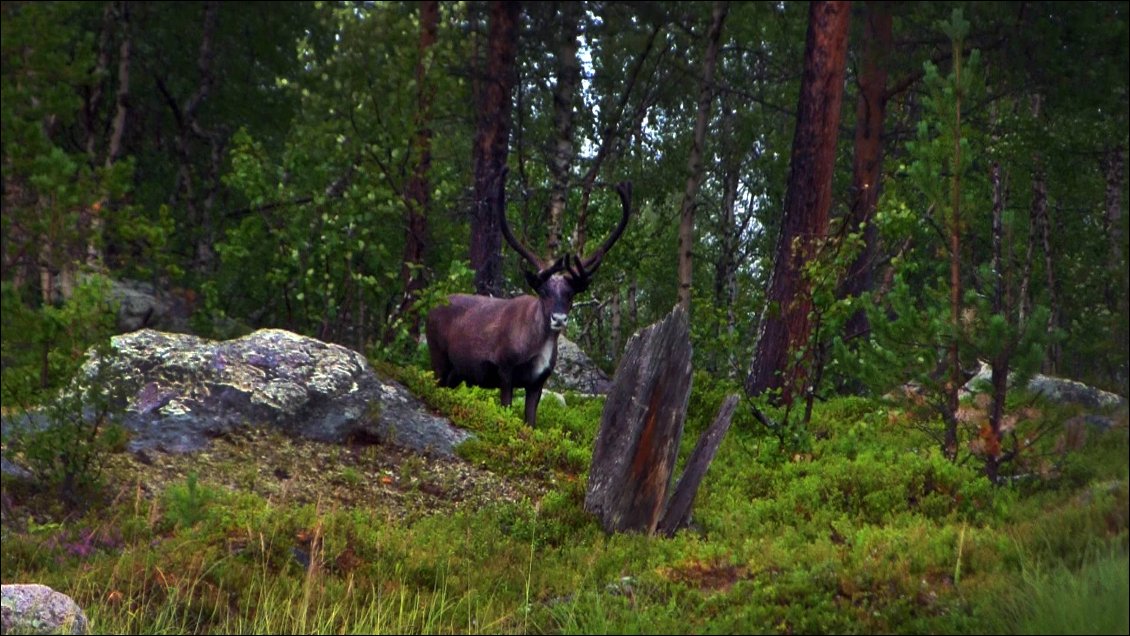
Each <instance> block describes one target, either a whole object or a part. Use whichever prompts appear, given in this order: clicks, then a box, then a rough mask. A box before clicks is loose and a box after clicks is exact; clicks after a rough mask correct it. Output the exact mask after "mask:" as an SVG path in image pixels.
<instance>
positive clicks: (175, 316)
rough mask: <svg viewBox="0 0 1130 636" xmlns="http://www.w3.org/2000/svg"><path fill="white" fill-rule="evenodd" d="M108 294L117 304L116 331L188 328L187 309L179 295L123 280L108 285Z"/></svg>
mask: <svg viewBox="0 0 1130 636" xmlns="http://www.w3.org/2000/svg"><path fill="white" fill-rule="evenodd" d="M110 297H111V298H112V299H114V300H115V301H117V303H118V331H121V332H126V331H136V330H138V329H142V328H145V327H149V328H155V329H164V330H167V331H178V332H183V331H187V330H188V316H189V314H190V313H191V308H190V307H189V303H188V301H187V300H185V298H184V297H183V296H181V295H177V294H170V293H167V292H163V291H161V290H158V289H157V288H156V287H155V286H153V285H151V284H149V283H144V282H141V281H136V280H128V279H127V280H115V281H113V282H112V283H111V284H110Z"/></svg>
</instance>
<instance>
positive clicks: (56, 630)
mask: <svg viewBox="0 0 1130 636" xmlns="http://www.w3.org/2000/svg"><path fill="white" fill-rule="evenodd" d="M0 608H2V614H3V616H2V619H0V623H2V627H3V630H2V631H3V633H5V634H89V633H90V624H89V622H87V620H86V614H85V613H84V612H83V611H82V608H81V607H79V606H78V604H77V603H75V602H74V599H72V598H71V597H69V596H67V595H66V594H61V593H59V592H56V591H55V590H53V589H51V588H49V587H47V586H46V585H37V584H29V585H3V586H0Z"/></svg>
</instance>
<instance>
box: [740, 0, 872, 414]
mask: <svg viewBox="0 0 1130 636" xmlns="http://www.w3.org/2000/svg"><path fill="white" fill-rule="evenodd" d="M850 16H851V7H850V3H848V2H842V3H841V2H813V3H812V4H810V5H809V23H808V35H807V37H806V40H805V53H804V75H803V78H802V80H801V90H800V99H799V103H798V105H797V124H796V133H795V135H794V137H793V149H792V162H791V164H790V166H789V184H788V190H787V191H786V193H785V212H784V218H783V219H782V222H781V234H780V236H779V238H778V240H777V248H776V258H775V261H774V267H773V275H772V277H771V279H770V282H769V290H768V294H767V299H766V300H767V302H768V305H767V307H766V309H765V312H764V314H763V316H762V319H761V327H760V333H759V334H758V339H757V350H756V352H755V353H754V357H753V363H752V365H751V367H750V373H749V377H748V378H747V379H746V384H745V389H746V392H747V393H749V394H750V395H759V394H761V393H764V392H765V391H769V390H774V389H780V390H781V400H782V402H783V403H785V404H791V403H792V399H793V394H794V392H795V390H797V389H799V388H802V387H803V384H804V382H805V379H806V378H805V372H804V365H803V363H797V364H796V365H795V366H796V369H795V375H793V376H792V377H789V378H785V377H782V375H781V373H780V371H782V370H785V369H786V368H787V367H789V365H790V364H792V363H790V360H791V356H790V352H792V351H796V350H798V349H800V348H802V347H805V345H806V344H807V341H808V336H809V330H810V325H809V319H808V314H809V311H810V309H811V307H812V299H811V296H810V293H809V290H808V284H807V283H806V282H805V280H804V276H803V273H802V268H803V266H804V263H805V262H807V261H808V260H809V259H811V258H812V257H813V256H814V255H815V244H816V242H817V241H818V240H819V239H821V238H823V237H824V236H825V235H826V234H827V230H828V210H829V208H830V206H831V203H832V170H833V167H834V164H835V153H836V139H837V136H838V133H839V123H840V104H841V101H842V99H843V90H844V70H845V63H846V53H847V38H848V21H849V18H850Z"/></svg>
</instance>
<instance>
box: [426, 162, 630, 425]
mask: <svg viewBox="0 0 1130 636" xmlns="http://www.w3.org/2000/svg"><path fill="white" fill-rule="evenodd" d="M505 174H506V173H505V171H503V173H502V175H501V176H500V177H499V180H498V182H499V185H498V199H497V200H498V202H499V217H500V220H501V228H502V236H504V237H505V238H506V242H507V243H509V244H510V247H512V248H514V251H516V252H518V254H520V255H521V256H522V258H524V259H525V260H526V261H527V262H529V264H530V265H532V266H533V267H534V269H535V270H536V273H534V272H530V271H528V270H524V271H523V273H524V274H525V276H526V282H527V283H528V284H529V285H530V287H531V288H532V289H533V290H534V292H535V293H536V294H537V295H536V296H529V295H526V296H519V297H517V298H510V299H501V298H491V297H488V296H474V295H469V294H455V295H452V296H450V297H449V298H448V300H449V303H448V304H446V305H442V306H439V307H436V308H435V309H432V310H431V311H430V312H428V319H427V328H426V331H427V337H428V352H429V354H430V355H431V362H432V371H433V372H434V373H435V376H436V380H437V381H438V382H439V385H440V386H442V387H451V388H454V387H457V386H459V383H460V382H466V383H467V384H468V385H472V386H481V387H484V388H488V389H501V393H502V395H501V401H502V405H503V406H510V402H511V400H512V399H513V397H514V389H515V388H516V387H517V388H523V389H525V390H526V413H525V421H526V423H527V424H529V425H530V426H531V427H532V426H535V425H536V423H537V413H538V402H540V401H541V391H542V387H543V386H545V383H546V380H548V379H549V376H550V374H552V373H553V367H554V365H555V364H556V363H557V336H559V335H560V334H561V332H562V331H564V330H565V327H566V325H567V324H568V321H569V309H570V308H571V307H572V304H573V297H574V296H575V295H577V294H579V293H581V292H583V291H584V290H585V289H586V288H587V287H588V286H589V283H590V282H592V276H593V274H595V273H596V270H597V269H598V268H599V267H600V263H601V260H603V258H604V255H605V254H606V253H607V252H608V250H609V248H611V247H612V245H613V244H614V243H616V241H617V239H619V238H620V235H621V234H623V232H624V227H625V226H626V225H627V224H628V216H629V215H630V214H631V200H632V184H631V183H630V182H626V181H625V182H623V183H620V184H619V185H617V186H616V191H617V193H619V195H620V202H621V203H622V204H623V208H624V211H623V216H622V217H621V218H620V223H619V224H618V225H617V226H616V229H614V230H613V231H612V234H610V235H609V236H608V238H607V239H605V240H604V242H603V243H601V245H600V247H598V248H597V249H596V251H595V252H593V253H592V255H591V256H589V257H588V258H581V257H579V256H575V255H570V254H566V255H565V256H563V257H561V258H558V259H557V260H556V261H554V262H553V263H547V262H545V261H542V260H541V259H539V258H538V257H537V256H535V255H534V252H533V250H531V249H530V248H528V247H526V246H525V245H523V244H522V243H521V242H519V241H518V239H517V238H515V237H514V233H513V232H511V230H510V225H509V223H507V221H506V206H505V198H504V197H505V189H506V188H505V183H504V179H505Z"/></svg>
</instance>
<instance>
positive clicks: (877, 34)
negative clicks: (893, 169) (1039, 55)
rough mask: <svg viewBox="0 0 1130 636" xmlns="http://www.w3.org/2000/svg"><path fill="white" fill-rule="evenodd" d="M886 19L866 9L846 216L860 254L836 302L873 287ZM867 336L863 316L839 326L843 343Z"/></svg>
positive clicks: (872, 6) (883, 9)
mask: <svg viewBox="0 0 1130 636" xmlns="http://www.w3.org/2000/svg"><path fill="white" fill-rule="evenodd" d="M891 41H892V36H891V14H890V9H889V7H888V6H887V5H886V3H883V2H874V1H872V2H868V3H867V27H866V31H865V33H864V44H863V72H862V74H861V75H860V77H859V100H858V101H857V102H856V108H855V146H854V154H853V157H852V180H851V196H852V198H851V211H850V212H849V213H848V217H847V231H849V232H855V231H862V233H863V248H862V251H860V253H859V255H858V256H856V257H855V260H854V261H852V263H851V265H850V266H849V267H848V270H847V273H846V274H845V275H844V282H843V285H841V286H840V290H839V291H840V297H841V298H848V297H858V296H861V295H863V294H864V293H867V292H869V291H871V289H872V286H873V281H874V267H875V243H876V240H877V236H876V234H877V232H876V230H875V225H874V224H873V223H872V222H871V217H872V216H873V215H874V214H875V207H876V206H877V205H878V203H879V188H880V186H881V185H882V183H881V179H882V174H883V119H884V117H885V116H886V108H887V97H886V92H887V63H888V61H887V60H888V56H889V55H890V52H891ZM870 331H871V326H870V324H868V321H867V313H866V312H864V311H863V310H862V309H859V310H856V312H855V313H854V314H852V316H851V318H849V319H848V321H847V324H845V325H844V338H845V339H851V338H854V337H857V336H865V335H867V334H868V333H869V332H870Z"/></svg>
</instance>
